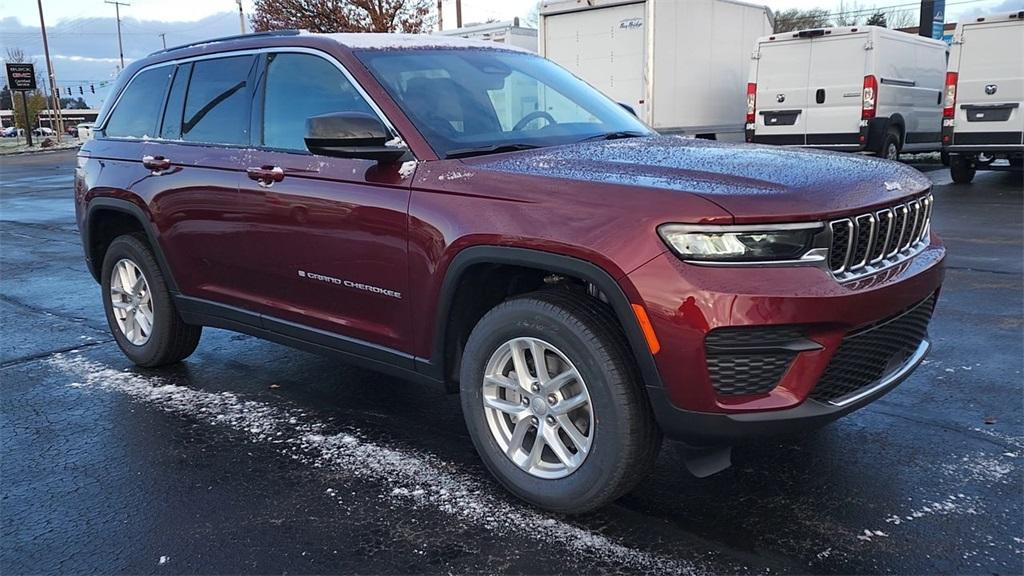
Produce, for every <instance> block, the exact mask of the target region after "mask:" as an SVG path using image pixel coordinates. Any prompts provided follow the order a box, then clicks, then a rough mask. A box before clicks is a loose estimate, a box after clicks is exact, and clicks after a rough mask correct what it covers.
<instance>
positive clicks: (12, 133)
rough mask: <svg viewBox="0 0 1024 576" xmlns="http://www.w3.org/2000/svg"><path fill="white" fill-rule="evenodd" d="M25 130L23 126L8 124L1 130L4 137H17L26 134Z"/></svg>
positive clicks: (0, 132)
mask: <svg viewBox="0 0 1024 576" xmlns="http://www.w3.org/2000/svg"><path fill="white" fill-rule="evenodd" d="M24 135H25V130H24V129H23V128H15V127H14V126H8V127H6V128H4V129H3V130H2V131H0V136H2V137H4V138H15V137H17V136H24Z"/></svg>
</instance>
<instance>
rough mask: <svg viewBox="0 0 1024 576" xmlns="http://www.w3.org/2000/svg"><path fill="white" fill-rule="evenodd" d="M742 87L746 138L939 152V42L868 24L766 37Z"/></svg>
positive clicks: (891, 154)
mask: <svg viewBox="0 0 1024 576" xmlns="http://www.w3.org/2000/svg"><path fill="white" fill-rule="evenodd" d="M753 58H754V65H753V66H751V69H750V82H749V83H748V84H747V141H748V142H759V143H764V144H778V145H783V146H811V147H815V148H827V149H831V150H844V151H849V152H860V151H868V152H872V153H874V154H876V155H878V156H881V157H883V158H888V159H890V160H895V159H897V158H898V157H899V155H900V152H928V151H935V152H937V151H939V150H940V149H941V147H942V143H941V134H940V132H941V125H942V124H941V123H942V82H943V75H944V74H945V71H946V45H945V43H943V42H941V41H939V40H932V39H931V38H923V37H921V36H916V35H913V34H907V33H905V32H899V31H897V30H888V29H885V28H879V27H876V26H855V27H845V28H824V29H817V30H801V31H799V32H785V33H779V34H773V35H771V36H766V37H764V38H761V39H759V40H758V41H757V45H756V47H755V48H754V56H753Z"/></svg>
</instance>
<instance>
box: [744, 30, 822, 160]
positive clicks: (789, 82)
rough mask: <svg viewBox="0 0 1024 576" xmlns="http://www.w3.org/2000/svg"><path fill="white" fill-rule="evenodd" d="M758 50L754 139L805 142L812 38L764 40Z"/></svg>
mask: <svg viewBox="0 0 1024 576" xmlns="http://www.w3.org/2000/svg"><path fill="white" fill-rule="evenodd" d="M758 53H759V56H758V59H757V63H756V66H757V76H756V78H757V117H756V118H754V123H755V132H754V142H758V143H763V144H780V145H790V146H792V145H799V146H802V145H803V144H804V143H805V142H804V132H805V126H806V122H807V119H806V117H805V112H806V108H807V73H808V68H809V67H810V63H811V42H810V41H809V40H803V39H800V40H783V41H781V42H775V41H770V42H764V43H762V44H761V45H760V47H759V49H758Z"/></svg>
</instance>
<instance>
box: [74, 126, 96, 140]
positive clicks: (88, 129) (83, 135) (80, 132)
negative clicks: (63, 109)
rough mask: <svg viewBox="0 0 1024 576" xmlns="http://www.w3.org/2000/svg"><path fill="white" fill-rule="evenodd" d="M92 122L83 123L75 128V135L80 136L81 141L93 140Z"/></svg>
mask: <svg viewBox="0 0 1024 576" xmlns="http://www.w3.org/2000/svg"><path fill="white" fill-rule="evenodd" d="M92 127H93V123H92V122H83V123H81V124H78V125H77V126H75V135H76V136H78V139H79V140H88V139H89V138H92Z"/></svg>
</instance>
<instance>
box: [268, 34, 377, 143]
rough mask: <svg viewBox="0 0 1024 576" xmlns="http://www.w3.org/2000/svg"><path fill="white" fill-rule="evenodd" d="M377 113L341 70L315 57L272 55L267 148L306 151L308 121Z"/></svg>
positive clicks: (269, 59) (269, 73) (269, 81)
mask: <svg viewBox="0 0 1024 576" xmlns="http://www.w3.org/2000/svg"><path fill="white" fill-rule="evenodd" d="M331 112H363V113H366V114H374V111H373V109H372V108H371V107H370V105H369V104H367V102H366V100H364V99H363V97H362V96H361V95H360V94H359V92H358V91H357V90H356V88H355V87H354V86H353V85H352V83H351V82H349V80H348V78H347V77H346V76H345V74H344V73H342V71H341V70H339V69H338V67H337V66H335V65H334V64H332V63H330V62H328V61H327V60H325V59H323V58H321V57H319V56H314V55H312V54H291V53H281V54H271V55H270V56H268V58H267V81H266V88H265V91H264V94H263V146H266V147H268V148H279V149H282V150H305V149H306V144H305V140H304V135H305V130H306V119H307V118H309V117H311V116H319V115H320V114H328V113H331Z"/></svg>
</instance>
